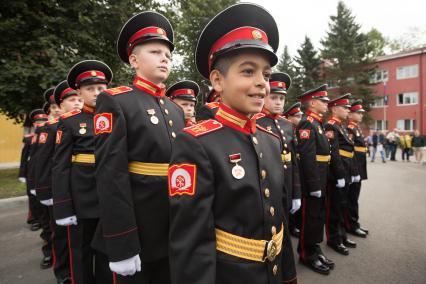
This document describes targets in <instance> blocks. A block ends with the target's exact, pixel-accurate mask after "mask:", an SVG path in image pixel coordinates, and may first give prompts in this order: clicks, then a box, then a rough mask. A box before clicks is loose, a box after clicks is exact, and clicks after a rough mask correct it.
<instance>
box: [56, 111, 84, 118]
mask: <svg viewBox="0 0 426 284" xmlns="http://www.w3.org/2000/svg"><path fill="white" fill-rule="evenodd" d="M80 112H81V110H80V109H74V110H72V111H69V112H67V113H64V114H62V115H61V116H60V118H61V119H65V118H68V117H71V116H74V115H76V114H79V113H80Z"/></svg>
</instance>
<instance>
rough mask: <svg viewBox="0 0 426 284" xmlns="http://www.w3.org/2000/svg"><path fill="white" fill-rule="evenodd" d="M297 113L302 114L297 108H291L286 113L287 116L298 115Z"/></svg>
mask: <svg viewBox="0 0 426 284" xmlns="http://www.w3.org/2000/svg"><path fill="white" fill-rule="evenodd" d="M299 112H302V110H301V109H300V108H298V107H295V108H292V109H291V110H290V111H289V112H288V113H287V115H293V114H295V113H299Z"/></svg>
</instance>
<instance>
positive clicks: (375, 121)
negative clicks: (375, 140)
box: [370, 119, 389, 130]
mask: <svg viewBox="0 0 426 284" xmlns="http://www.w3.org/2000/svg"><path fill="white" fill-rule="evenodd" d="M379 121H380V124H381V128H379V127H378V125H379ZM384 122H385V120H383V119H377V120H374V122H373V127H370V129H373V130H388V128H389V121H388V120H386V123H384ZM384 124H386V125H384ZM383 127H384V128H383Z"/></svg>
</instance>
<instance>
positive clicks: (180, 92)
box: [170, 89, 195, 97]
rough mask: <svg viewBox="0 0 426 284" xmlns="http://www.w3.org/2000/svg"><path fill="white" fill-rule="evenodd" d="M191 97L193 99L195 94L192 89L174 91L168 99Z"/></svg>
mask: <svg viewBox="0 0 426 284" xmlns="http://www.w3.org/2000/svg"><path fill="white" fill-rule="evenodd" d="M184 95H185V96H193V97H195V93H194V90H193V89H178V90H175V91H174V92H173V93H171V94H170V97H177V96H184Z"/></svg>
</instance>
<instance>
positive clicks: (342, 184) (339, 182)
mask: <svg viewBox="0 0 426 284" xmlns="http://www.w3.org/2000/svg"><path fill="white" fill-rule="evenodd" d="M336 187H338V188H344V187H345V179H344V178H341V179H338V180H337V183H336Z"/></svg>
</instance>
